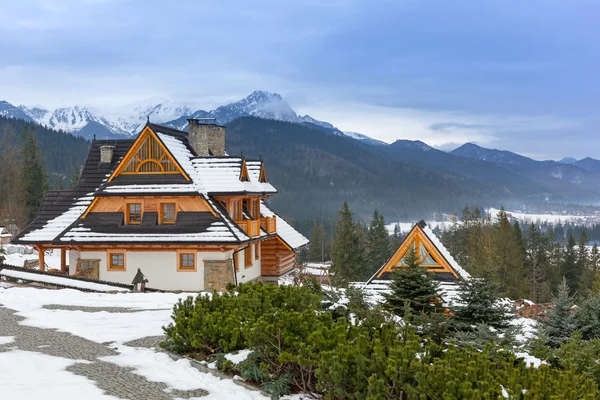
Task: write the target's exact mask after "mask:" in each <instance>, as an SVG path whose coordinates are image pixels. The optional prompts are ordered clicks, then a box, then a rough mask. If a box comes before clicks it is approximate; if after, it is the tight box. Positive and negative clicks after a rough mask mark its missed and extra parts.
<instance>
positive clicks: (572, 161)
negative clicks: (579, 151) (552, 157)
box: [558, 157, 577, 164]
mask: <svg viewBox="0 0 600 400" xmlns="http://www.w3.org/2000/svg"><path fill="white" fill-rule="evenodd" d="M558 162H559V163H561V164H575V163H576V162H577V159H576V158H573V157H565V158H563V159H562V160H559V161H558Z"/></svg>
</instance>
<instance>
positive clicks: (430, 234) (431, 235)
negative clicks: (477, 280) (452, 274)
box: [422, 225, 471, 279]
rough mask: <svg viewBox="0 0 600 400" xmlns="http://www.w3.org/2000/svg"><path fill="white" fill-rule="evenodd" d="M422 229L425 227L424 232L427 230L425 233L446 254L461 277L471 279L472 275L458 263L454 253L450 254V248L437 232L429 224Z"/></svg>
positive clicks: (445, 256) (443, 254)
mask: <svg viewBox="0 0 600 400" xmlns="http://www.w3.org/2000/svg"><path fill="white" fill-rule="evenodd" d="M422 229H423V232H425V234H426V235H427V237H428V238H429V240H431V243H433V244H434V245H435V247H436V248H437V249H438V251H439V252H440V253H441V254H442V256H444V258H445V259H446V261H448V263H449V264H450V266H451V267H452V269H454V270H455V271H456V273H457V274H458V275H459V276H460V277H461V278H463V279H469V278H470V277H471V275H470V274H469V273H468V272H467V271H465V270H464V269H463V268H462V267H461V266H460V265H458V263H457V262H456V260H455V259H454V257H452V255H451V254H450V252H449V251H448V249H446V246H444V245H443V244H442V242H441V241H440V239H438V237H437V236H436V235H435V233H433V231H432V230H431V228H429V226H428V225H425V226H424V227H423V228H422Z"/></svg>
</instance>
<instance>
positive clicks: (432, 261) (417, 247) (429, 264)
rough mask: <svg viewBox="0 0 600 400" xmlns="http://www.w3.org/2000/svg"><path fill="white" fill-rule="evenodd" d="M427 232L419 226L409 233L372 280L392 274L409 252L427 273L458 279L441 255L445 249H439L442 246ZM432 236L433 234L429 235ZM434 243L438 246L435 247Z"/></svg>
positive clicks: (454, 271)
mask: <svg viewBox="0 0 600 400" xmlns="http://www.w3.org/2000/svg"><path fill="white" fill-rule="evenodd" d="M427 232H430V230H429V229H427V231H426V230H425V229H424V228H422V227H421V226H420V225H419V224H417V225H415V227H414V228H413V229H412V230H411V231H410V233H409V234H408V236H407V237H406V239H404V241H403V242H402V244H401V245H400V247H398V250H396V252H395V253H394V255H393V256H392V257H391V258H390V259H389V260H388V262H387V263H386V264H385V265H384V266H383V267H382V268H381V269H380V270H379V271H378V272H377V273H376V274H375V276H374V278H375V279H379V278H381V277H382V276H383V275H384V274H385V273H389V272H392V271H393V269H394V268H398V267H402V266H404V265H405V259H406V255H407V253H408V252H409V250H411V249H412V250H414V251H415V253H416V254H417V258H418V260H419V263H420V266H421V267H423V268H427V270H428V271H429V272H434V273H449V274H452V275H453V276H454V277H455V278H456V279H458V278H460V275H459V271H457V270H456V269H455V268H453V267H452V265H451V264H450V262H449V260H447V258H446V257H445V256H444V255H443V254H442V252H444V253H445V252H447V251H446V250H445V249H439V248H438V246H442V244H441V243H439V240H437V238H430V237H429V235H428V233H427ZM431 234H432V235H433V233H431ZM434 241H435V242H438V243H439V244H438V245H436V244H435V243H434Z"/></svg>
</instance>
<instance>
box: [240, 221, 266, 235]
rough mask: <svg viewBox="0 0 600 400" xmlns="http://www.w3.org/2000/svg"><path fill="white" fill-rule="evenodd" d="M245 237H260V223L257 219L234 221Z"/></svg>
mask: <svg viewBox="0 0 600 400" xmlns="http://www.w3.org/2000/svg"><path fill="white" fill-rule="evenodd" d="M235 223H236V224H238V225H239V227H240V228H242V230H243V231H244V232H246V235H248V236H250V237H257V236H260V221H259V220H257V219H245V220H242V221H235Z"/></svg>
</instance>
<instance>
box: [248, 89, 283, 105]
mask: <svg viewBox="0 0 600 400" xmlns="http://www.w3.org/2000/svg"><path fill="white" fill-rule="evenodd" d="M244 100H249V101H256V102H263V101H273V100H276V101H283V97H281V95H280V94H279V93H274V92H269V91H267V90H255V91H254V92H252V93H250V94H249V95H248V96H246V98H244ZM244 100H242V101H244Z"/></svg>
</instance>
